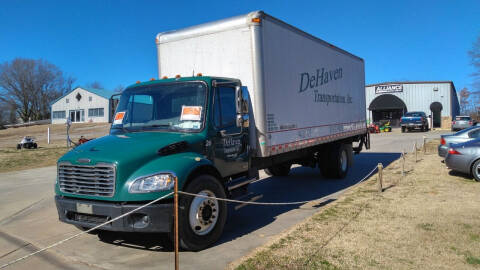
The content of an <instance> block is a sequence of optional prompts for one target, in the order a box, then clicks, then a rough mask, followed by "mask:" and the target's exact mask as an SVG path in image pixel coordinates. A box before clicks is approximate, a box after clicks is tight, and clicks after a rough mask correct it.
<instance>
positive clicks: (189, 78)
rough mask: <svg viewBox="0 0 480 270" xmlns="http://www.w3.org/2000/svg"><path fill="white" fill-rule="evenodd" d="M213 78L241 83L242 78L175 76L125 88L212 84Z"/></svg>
mask: <svg viewBox="0 0 480 270" xmlns="http://www.w3.org/2000/svg"><path fill="white" fill-rule="evenodd" d="M213 80H216V81H220V82H225V81H233V82H239V83H240V80H238V79H233V78H226V77H214V76H190V77H179V78H175V77H173V78H166V79H157V80H150V81H145V82H140V81H139V82H137V83H135V84H132V85H129V86H128V87H127V88H126V89H125V90H127V89H129V88H133V87H138V86H147V85H152V84H159V83H171V82H189V81H203V82H206V83H207V84H210V83H211V82H212V81H213Z"/></svg>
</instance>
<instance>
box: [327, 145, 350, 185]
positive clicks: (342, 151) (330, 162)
mask: <svg viewBox="0 0 480 270" xmlns="http://www.w3.org/2000/svg"><path fill="white" fill-rule="evenodd" d="M326 154H327V156H325V155H323V158H322V159H321V161H320V163H319V167H320V171H321V173H322V175H323V176H324V177H327V178H336V179H342V178H345V176H346V175H347V173H348V169H349V167H350V166H351V165H352V161H353V154H352V146H351V145H347V144H340V143H339V144H334V145H332V146H331V147H329V150H328V151H326Z"/></svg>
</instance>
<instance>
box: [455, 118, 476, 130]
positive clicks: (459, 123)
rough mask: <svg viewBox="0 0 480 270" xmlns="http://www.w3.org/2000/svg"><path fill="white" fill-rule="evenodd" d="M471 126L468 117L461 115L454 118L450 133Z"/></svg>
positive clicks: (470, 120) (471, 123)
mask: <svg viewBox="0 0 480 270" xmlns="http://www.w3.org/2000/svg"><path fill="white" fill-rule="evenodd" d="M471 126H473V121H472V118H471V117H470V116H466V115H462V116H457V117H455V120H453V121H452V131H455V130H462V129H464V128H469V127H471Z"/></svg>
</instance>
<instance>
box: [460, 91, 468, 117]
mask: <svg viewBox="0 0 480 270" xmlns="http://www.w3.org/2000/svg"><path fill="white" fill-rule="evenodd" d="M459 96H460V110H461V111H462V113H464V114H466V112H467V108H468V105H469V103H470V100H469V99H468V98H469V97H470V91H468V89H467V88H466V87H464V88H463V89H462V90H460V94H459Z"/></svg>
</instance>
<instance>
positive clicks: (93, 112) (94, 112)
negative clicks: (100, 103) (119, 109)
mask: <svg viewBox="0 0 480 270" xmlns="http://www.w3.org/2000/svg"><path fill="white" fill-rule="evenodd" d="M88 117H103V108H94V109H88Z"/></svg>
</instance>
